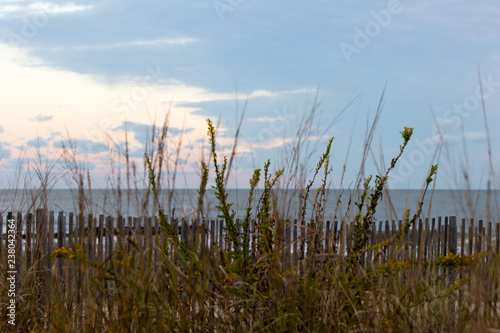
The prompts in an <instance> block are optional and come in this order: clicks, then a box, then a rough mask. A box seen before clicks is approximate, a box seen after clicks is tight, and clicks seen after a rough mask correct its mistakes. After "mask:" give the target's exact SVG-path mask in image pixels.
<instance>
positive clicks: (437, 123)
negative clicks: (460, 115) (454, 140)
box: [434, 118, 459, 131]
mask: <svg viewBox="0 0 500 333" xmlns="http://www.w3.org/2000/svg"><path fill="white" fill-rule="evenodd" d="M458 125H459V123H458V122H456V121H453V120H451V119H446V118H436V119H434V128H435V129H436V130H438V129H439V130H441V131H445V130H447V129H450V128H451V129H456V128H457V126H458Z"/></svg>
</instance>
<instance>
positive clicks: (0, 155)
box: [0, 143, 10, 159]
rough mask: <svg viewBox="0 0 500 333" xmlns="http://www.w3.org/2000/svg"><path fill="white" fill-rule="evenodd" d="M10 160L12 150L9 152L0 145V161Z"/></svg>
mask: <svg viewBox="0 0 500 333" xmlns="http://www.w3.org/2000/svg"><path fill="white" fill-rule="evenodd" d="M4 158H10V150H7V149H5V148H4V147H3V145H2V144H1V143H0V159H4Z"/></svg>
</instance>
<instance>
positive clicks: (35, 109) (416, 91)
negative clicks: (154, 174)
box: [0, 0, 500, 188]
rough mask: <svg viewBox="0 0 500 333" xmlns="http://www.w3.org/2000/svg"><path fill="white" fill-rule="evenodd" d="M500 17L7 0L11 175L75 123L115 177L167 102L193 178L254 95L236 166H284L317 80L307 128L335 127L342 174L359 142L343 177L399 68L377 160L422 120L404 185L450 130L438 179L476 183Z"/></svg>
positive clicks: (6, 176)
mask: <svg viewBox="0 0 500 333" xmlns="http://www.w3.org/2000/svg"><path fill="white" fill-rule="evenodd" d="M498 17H500V5H499V4H498V3H497V2H494V1H476V2H474V3H471V2H468V1H439V2H437V3H436V2H435V1H426V0H425V1H407V2H398V1H357V2H352V1H326V0H317V1H309V2H306V1H296V0H291V1H286V2H285V1H279V2H278V1H249V0H203V1H198V0H193V1H189V2H188V1H140V2H138V1H126V0H125V1H123V0H122V1H107V0H104V1H50V0H49V1H23V0H5V1H3V2H2V5H1V7H0V71H1V73H2V75H1V77H0V91H1V92H2V98H0V125H1V127H0V139H1V144H0V168H1V169H0V170H1V177H2V183H3V185H4V186H6V185H7V184H8V183H9V181H10V180H11V179H12V177H13V169H14V168H15V166H16V165H17V159H18V158H26V157H30V156H33V155H34V154H35V153H36V146H37V145H39V146H40V149H41V150H44V154H46V155H47V156H49V157H48V158H50V159H57V158H58V157H59V156H60V154H61V152H62V144H61V140H66V139H68V138H69V137H70V138H71V139H72V140H74V141H73V142H74V143H75V144H76V145H77V147H78V156H80V157H81V158H82V159H84V160H86V161H87V165H92V166H93V167H92V168H93V170H92V171H93V172H94V173H95V177H96V179H97V180H96V181H99V179H101V180H102V179H104V175H105V173H106V167H105V165H104V164H105V163H103V162H102V161H103V160H105V159H106V158H107V157H108V155H109V151H107V149H105V145H107V146H108V147H112V146H113V145H116V146H117V147H120V145H123V144H122V141H123V139H124V129H125V128H126V129H127V130H128V131H129V132H131V133H133V135H131V138H130V139H131V149H132V151H133V153H134V156H136V157H137V158H140V157H139V156H140V155H141V151H143V150H144V145H145V140H144V137H145V136H147V135H148V128H150V125H151V124H152V123H153V122H156V123H157V124H161V122H162V121H163V118H164V116H165V114H166V112H167V111H168V110H170V117H169V125H170V127H171V129H172V131H171V134H170V135H171V137H170V140H171V143H172V145H175V144H176V142H178V141H177V140H178V139H179V137H180V133H181V129H183V128H184V129H185V131H184V136H183V150H182V156H181V158H182V160H183V161H185V163H184V164H183V170H184V171H185V175H186V176H185V181H186V186H196V185H197V183H198V178H197V177H198V176H197V175H196V172H195V169H197V168H198V164H197V162H199V158H200V156H201V154H202V151H201V150H200V149H201V147H202V146H203V145H206V144H207V140H206V122H205V119H206V118H207V117H209V118H211V119H213V120H214V121H218V120H220V125H219V126H220V128H219V143H220V144H221V149H222V151H221V153H226V154H228V153H229V152H230V145H231V143H232V142H233V137H234V134H235V127H236V123H237V119H238V116H239V115H241V112H242V110H243V109H244V105H245V102H246V101H247V100H248V104H247V107H246V114H245V120H244V123H243V128H242V137H241V140H240V143H239V144H240V146H239V154H240V155H239V159H238V161H237V166H238V169H239V172H238V174H237V175H234V176H233V177H236V178H234V179H233V180H232V184H233V185H234V186H236V185H237V186H239V187H245V186H247V179H246V178H247V177H248V176H249V175H250V174H251V171H252V169H253V168H254V167H262V166H263V164H264V162H265V161H266V160H267V159H268V158H271V160H272V162H275V163H274V164H273V165H275V166H276V167H278V166H279V165H280V163H284V162H285V163H286V158H284V157H283V152H284V151H286V149H287V145H289V144H290V142H292V141H293V137H294V135H295V131H296V129H297V127H298V126H299V124H300V119H302V116H303V114H304V112H307V111H308V110H310V108H311V107H312V105H313V103H314V100H315V98H316V95H317V96H318V100H319V101H320V102H321V103H320V107H319V109H318V113H317V118H316V119H315V121H314V128H313V129H312V131H311V137H310V138H309V139H310V140H309V142H310V143H311V147H313V148H314V147H317V148H318V149H320V150H318V151H317V153H315V154H313V156H316V155H318V156H319V155H320V153H321V149H322V147H323V145H324V144H325V143H326V142H327V140H328V138H329V137H330V136H335V140H334V143H333V156H334V162H333V167H334V170H333V173H332V181H333V184H332V186H334V187H335V186H336V185H338V182H339V175H340V173H341V172H342V171H341V169H342V165H343V164H344V161H345V158H346V154H349V157H348V165H349V168H348V171H347V175H346V177H347V179H353V180H354V178H355V176H356V174H357V172H358V168H359V165H360V154H361V151H362V148H363V142H364V138H365V135H366V132H367V130H366V126H367V125H366V124H367V121H368V122H369V121H370V120H371V119H373V117H374V115H375V112H376V109H377V105H378V101H379V99H380V96H381V94H382V91H383V89H384V86H385V84H386V83H387V88H386V91H385V99H384V105H383V106H384V107H383V111H382V116H381V119H380V122H379V124H378V127H377V130H376V135H375V139H374V142H373V154H371V155H370V158H371V159H370V163H368V166H367V173H376V172H377V169H376V167H375V165H376V164H379V163H380V156H381V155H380V152H381V151H382V152H383V156H384V161H385V163H386V164H388V163H389V161H390V158H391V157H392V156H393V155H394V154H396V153H397V151H398V147H399V144H400V141H401V140H400V136H399V131H400V130H402V128H403V127H404V126H411V127H415V132H414V138H413V140H412V143H410V145H409V147H408V149H407V151H406V153H405V155H404V156H403V160H402V161H401V163H400V165H399V166H398V167H397V168H396V170H395V171H394V173H393V177H392V179H391V184H390V185H391V187H392V188H408V187H410V188H420V187H421V186H422V184H423V182H424V179H425V173H426V171H427V170H428V167H429V165H430V163H431V162H432V158H433V151H434V148H435V147H436V142H438V141H440V139H439V138H438V133H441V134H442V136H441V140H442V141H443V142H444V147H445V149H444V150H443V154H442V155H441V159H440V161H439V162H440V165H441V166H442V168H441V170H440V175H439V178H438V183H437V185H438V187H440V188H448V187H463V186H465V184H464V183H463V182H462V181H461V180H460V177H458V178H457V177H456V175H457V174H460V168H461V167H462V165H464V163H465V164H466V162H465V158H464V146H463V140H462V138H464V139H465V142H466V143H465V145H466V148H467V150H466V151H467V156H468V163H469V165H467V166H466V169H467V170H468V171H469V172H470V173H471V175H472V176H471V181H472V185H473V186H474V187H484V186H485V180H486V179H487V178H488V151H487V136H486V133H485V130H484V128H485V127H484V117H483V113H482V109H481V106H480V103H478V101H479V99H478V96H479V93H478V92H479V90H478V86H479V85H478V70H479V69H480V71H481V75H482V78H483V89H484V95H485V104H486V109H487V119H488V125H489V130H490V140H491V144H492V156H493V159H494V165H495V166H498V165H499V162H500V161H499V158H498V157H497V156H498V153H497V152H498V146H499V144H500V142H499V141H500V140H499V138H498V135H497V131H496V124H498V122H499V120H500V112H499V111H500V109H499V107H500V66H499V65H500V36H499V33H498V31H500V23H499V20H498ZM346 106H348V107H347V108H346V109H345V111H344V112H342V113H341V111H342V110H343V109H344V108H345V107H346ZM339 115H340V116H339ZM125 122H126V123H127V124H125ZM126 125H127V126H126ZM437 128H439V129H440V130H439V131H437ZM351 138H352V144H351V147H350V149H348V147H349V142H350V139H351ZM204 153H205V154H206V153H207V152H206V150H205V151H204ZM372 156H373V159H372ZM274 159H275V160H274ZM315 163H316V161H311V165H314V164H315ZM497 170H498V168H497ZM347 183H349V181H347ZM177 185H178V186H180V187H183V184H181V183H179V184H177Z"/></svg>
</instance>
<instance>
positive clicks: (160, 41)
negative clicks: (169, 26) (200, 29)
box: [46, 37, 196, 51]
mask: <svg viewBox="0 0 500 333" xmlns="http://www.w3.org/2000/svg"><path fill="white" fill-rule="evenodd" d="M195 41H196V39H194V38H190V37H180V38H157V39H149V40H148V39H143V40H133V41H127V42H118V43H109V44H94V45H79V46H69V47H65V46H63V47H52V48H47V49H46V50H49V51H69V50H71V51H85V50H108V49H116V48H124V47H155V46H163V45H185V44H190V43H194V42H195Z"/></svg>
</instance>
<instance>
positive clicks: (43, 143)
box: [26, 138, 48, 148]
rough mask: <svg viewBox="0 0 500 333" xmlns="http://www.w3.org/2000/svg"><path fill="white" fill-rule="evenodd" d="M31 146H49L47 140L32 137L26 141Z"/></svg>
mask: <svg viewBox="0 0 500 333" xmlns="http://www.w3.org/2000/svg"><path fill="white" fill-rule="evenodd" d="M26 144H27V145H28V146H30V147H37V148H38V147H47V146H48V144H47V141H45V139H43V138H36V139H31V140H29V141H28V142H27V143H26Z"/></svg>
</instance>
